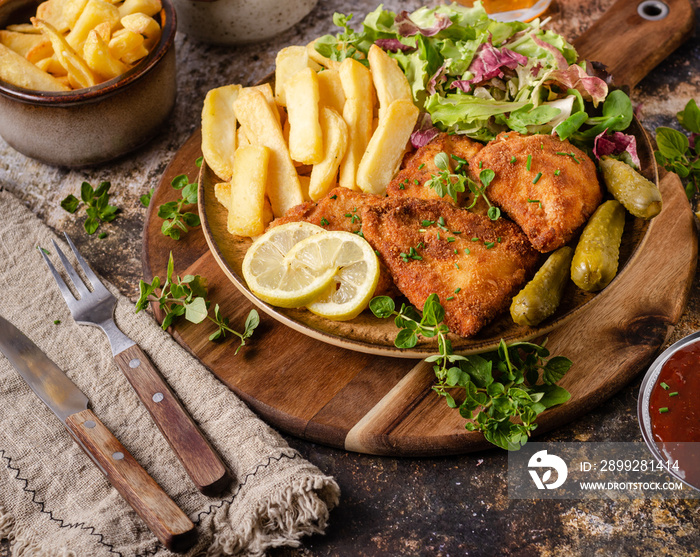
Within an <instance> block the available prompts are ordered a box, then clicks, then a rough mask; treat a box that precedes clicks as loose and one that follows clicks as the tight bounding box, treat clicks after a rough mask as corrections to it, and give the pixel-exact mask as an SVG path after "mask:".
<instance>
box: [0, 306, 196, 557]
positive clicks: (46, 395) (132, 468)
mask: <svg viewBox="0 0 700 557" xmlns="http://www.w3.org/2000/svg"><path fill="white" fill-rule="evenodd" d="M0 352H2V353H3V354H4V355H5V357H6V358H7V359H8V360H9V362H10V363H11V364H12V366H13V367H14V368H15V369H16V370H17V372H18V373H19V374H20V376H21V377H22V378H23V379H24V381H25V382H26V383H27V385H29V387H30V388H31V389H32V390H33V391H34V393H35V394H36V395H37V396H38V397H39V398H40V399H41V400H42V401H43V402H44V404H46V406H47V407H48V408H49V409H50V410H51V411H52V412H53V413H54V414H56V416H57V417H58V419H59V420H61V422H63V425H64V426H65V427H66V429H67V430H68V432H69V433H70V434H71V436H72V437H73V439H74V440H75V441H76V442H77V443H78V445H80V447H81V448H82V449H83V450H84V451H85V453H86V454H87V455H88V456H89V457H90V458H91V459H92V460H93V462H94V463H95V464H96V465H97V467H98V468H99V469H100V470H101V471H102V473H103V474H104V475H105V476H106V477H107V479H108V480H109V481H110V482H111V484H112V485H113V486H114V487H115V488H116V489H117V491H119V493H120V494H121V495H122V497H124V499H125V500H126V501H127V503H129V505H131V507H132V508H133V509H134V510H135V511H136V512H137V513H138V515H139V516H140V517H141V518H142V519H143V520H144V522H145V523H146V524H147V525H148V527H149V528H150V529H151V531H152V532H153V534H154V535H155V536H156V537H157V538H158V539H159V540H160V542H161V543H162V544H163V545H164V546H165V547H167V548H168V549H170V550H172V551H184V550H185V549H187V548H188V547H190V546H191V545H192V544H193V543H194V541H195V529H194V524H192V521H191V520H190V519H189V518H188V517H187V515H185V513H183V512H182V510H181V509H180V508H179V507H178V506H177V505H176V504H175V502H174V501H173V500H172V499H170V497H169V496H168V495H167V494H166V493H165V491H163V489H162V488H161V487H160V486H159V485H158V484H157V483H156V482H155V480H154V479H153V478H151V476H149V475H148V472H146V471H145V470H144V469H143V468H142V467H141V465H140V464H139V463H138V462H137V461H136V459H134V457H133V456H132V455H131V454H130V453H129V451H128V450H127V449H126V448H125V447H124V446H123V445H122V444H121V443H120V442H119V440H117V438H116V437H114V435H113V434H112V433H111V432H110V431H109V430H108V429H107V428H106V427H105V426H104V424H102V422H101V421H100V420H99V419H98V418H97V416H96V415H95V414H94V413H93V412H92V410H90V408H89V400H88V398H87V397H86V396H85V394H84V393H83V392H82V391H81V390H80V389H79V388H78V387H77V386H76V385H75V383H73V382H72V381H71V380H70V379H69V378H68V376H67V375H66V374H65V373H64V372H63V371H62V370H61V368H59V367H58V366H57V365H56V364H55V363H54V362H53V361H52V360H51V359H50V358H49V357H48V356H47V355H46V354H44V353H43V352H42V351H41V349H40V348H39V347H38V346H37V345H36V344H34V342H32V340H31V339H29V338H28V337H27V336H26V335H25V334H24V333H22V331H20V330H19V329H18V328H17V327H15V326H14V325H13V324H12V323H10V322H9V321H8V320H7V319H5V318H4V317H2V316H1V315H0Z"/></svg>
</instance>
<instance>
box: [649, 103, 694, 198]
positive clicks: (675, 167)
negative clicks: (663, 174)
mask: <svg viewBox="0 0 700 557" xmlns="http://www.w3.org/2000/svg"><path fill="white" fill-rule="evenodd" d="M676 117H677V118H678V122H679V123H680V125H681V126H683V128H684V129H686V130H688V131H689V132H690V137H688V136H687V135H686V134H684V133H682V132H679V131H678V130H674V129H673V128H666V127H663V126H661V127H658V128H656V145H657V147H658V150H657V151H654V157H655V158H656V162H657V163H658V164H659V165H661V166H663V167H664V168H665V169H666V170H668V171H669V172H675V173H676V174H678V176H680V178H681V179H682V180H683V181H684V183H685V193H686V195H687V196H688V199H692V198H693V196H694V195H695V194H696V193H700V109H699V108H698V105H697V103H696V102H695V100H694V99H690V100H689V101H688V103H687V104H686V105H685V108H684V109H683V110H682V111H681V112H679V113H678V114H677V115H676Z"/></svg>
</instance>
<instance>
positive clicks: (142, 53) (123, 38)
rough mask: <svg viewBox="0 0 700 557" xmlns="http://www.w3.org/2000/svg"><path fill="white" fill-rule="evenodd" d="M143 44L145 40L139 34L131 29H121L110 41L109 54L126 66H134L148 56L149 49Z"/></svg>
mask: <svg viewBox="0 0 700 557" xmlns="http://www.w3.org/2000/svg"><path fill="white" fill-rule="evenodd" d="M143 43H144V38H143V36H142V35H140V34H139V33H136V32H134V31H130V30H129V29H119V30H118V31H115V32H114V34H113V35H112V38H111V39H110V40H109V52H110V54H111V55H112V56H114V57H115V58H117V59H118V60H121V61H122V62H124V63H125V64H134V63H135V62H136V61H138V60H141V58H144V57H146V56H148V49H147V48H146V47H145V46H144V44H143Z"/></svg>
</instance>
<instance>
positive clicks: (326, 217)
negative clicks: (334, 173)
mask: <svg viewBox="0 0 700 557" xmlns="http://www.w3.org/2000/svg"><path fill="white" fill-rule="evenodd" d="M383 199H385V198H384V197H381V196H379V195H373V194H371V193H364V192H360V191H352V190H349V189H347V188H342V187H337V188H334V189H332V190H331V191H329V192H328V194H327V195H326V196H325V197H323V198H321V199H320V200H319V201H318V203H314V202H313V201H306V202H304V203H301V204H299V205H296V206H295V207H292V208H291V209H289V211H287V212H286V213H285V215H284V216H283V217H279V218H277V219H275V220H273V221H272V222H271V223H270V225H269V228H271V227H273V226H279V225H281V224H285V223H288V222H298V221H306V222H310V223H312V224H315V225H317V226H321V227H323V228H325V229H326V230H344V231H346V232H353V233H355V234H360V233H363V226H362V225H363V223H362V217H361V212H362V209H363V207H368V206H371V205H375V204H377V203H380V202H381V201H382V200H383ZM397 294H398V292H397V290H396V287H395V286H394V282H393V281H392V280H391V275H390V274H389V272H388V270H387V269H386V267H385V266H384V265H380V269H379V283H378V284H377V288H376V290H375V295H376V296H381V295H384V296H396V295H397Z"/></svg>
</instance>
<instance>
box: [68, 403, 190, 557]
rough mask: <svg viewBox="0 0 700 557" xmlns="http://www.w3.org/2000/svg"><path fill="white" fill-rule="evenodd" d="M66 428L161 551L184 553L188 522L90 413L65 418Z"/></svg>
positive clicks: (188, 538)
mask: <svg viewBox="0 0 700 557" xmlns="http://www.w3.org/2000/svg"><path fill="white" fill-rule="evenodd" d="M66 427H67V428H68V430H69V431H70V433H71V434H72V435H73V437H75V438H76V440H77V441H78V444H79V445H80V446H81V447H82V448H83V450H84V451H85V452H86V453H87V454H88V456H90V457H91V458H92V459H93V460H94V461H95V463H96V464H97V466H98V467H99V468H100V470H102V472H103V473H104V474H105V476H107V479H108V480H109V481H110V482H111V484H112V485H113V486H114V487H115V488H116V489H117V491H119V493H120V494H121V495H122V497H124V499H125V500H126V502H127V503H129V505H131V506H132V507H133V509H134V510H135V511H136V512H137V513H138V515H139V516H140V517H141V518H142V519H143V520H144V522H145V523H146V524H147V525H148V527H149V528H150V529H151V531H152V532H153V533H154V534H155V536H156V537H157V538H158V539H159V540H160V542H161V543H162V544H163V545H164V546H165V547H167V548H168V549H170V550H172V551H184V550H186V549H187V548H189V547H190V546H191V545H192V544H193V543H194V541H195V529H194V524H192V521H191V520H190V519H189V518H188V517H187V515H186V514H185V513H183V512H182V510H180V508H179V507H178V506H177V505H176V504H175V502H174V501H173V500H172V499H170V497H168V495H167V494H166V493H165V492H164V491H163V489H162V488H161V487H160V486H159V485H158V484H157V483H156V482H155V480H154V479H153V478H151V476H149V475H148V472H146V471H145V470H144V469H143V468H142V467H141V465H140V464H139V463H138V462H136V459H134V457H133V456H131V454H130V453H129V451H127V450H126V449H125V448H124V446H123V445H122V444H121V443H120V442H119V440H118V439H117V438H116V437H114V435H112V433H111V432H110V431H109V430H108V429H107V428H106V427H105V426H104V424H103V423H102V422H101V421H100V420H99V419H98V418H97V416H95V414H94V413H93V412H92V410H89V409H88V410H83V411H82V412H78V413H77V414H72V415H70V416H68V418H66Z"/></svg>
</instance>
